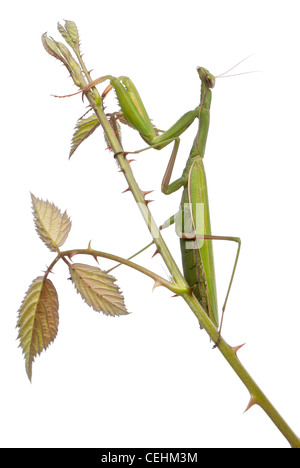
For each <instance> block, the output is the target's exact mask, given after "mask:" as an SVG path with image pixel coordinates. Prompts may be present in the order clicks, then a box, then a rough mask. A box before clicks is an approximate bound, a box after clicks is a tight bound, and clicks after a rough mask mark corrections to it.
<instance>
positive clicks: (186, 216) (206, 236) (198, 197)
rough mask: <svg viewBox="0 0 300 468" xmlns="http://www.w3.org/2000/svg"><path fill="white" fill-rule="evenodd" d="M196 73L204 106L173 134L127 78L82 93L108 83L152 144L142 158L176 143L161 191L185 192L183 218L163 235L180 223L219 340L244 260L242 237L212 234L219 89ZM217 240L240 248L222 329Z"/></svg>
mask: <svg viewBox="0 0 300 468" xmlns="http://www.w3.org/2000/svg"><path fill="white" fill-rule="evenodd" d="M197 72H198V75H199V78H200V81H201V94H200V104H199V105H198V106H197V107H196V108H195V109H194V110H191V111H189V112H187V113H185V114H184V115H183V116H182V117H181V118H180V119H179V120H178V121H177V122H176V123H175V124H174V125H172V126H171V127H170V128H169V130H167V131H164V132H163V131H161V130H158V129H157V128H156V127H155V126H154V125H153V124H152V122H151V120H150V118H149V116H148V114H147V111H146V109H145V107H144V104H143V102H142V100H141V98H140V95H139V93H138V91H137V89H136V87H135V86H134V84H133V82H132V81H131V80H130V79H129V78H128V77H125V76H121V77H119V78H115V77H113V76H111V75H106V76H103V77H101V78H98V79H97V80H94V81H92V82H91V83H90V84H89V85H88V86H87V87H86V88H85V89H84V90H83V92H84V93H85V92H87V91H88V90H90V89H91V88H92V87H94V86H95V85H97V84H99V83H102V82H104V81H106V80H109V82H110V85H109V86H108V87H107V88H106V89H105V91H104V92H103V94H102V98H104V97H105V96H106V95H107V93H108V92H109V91H110V90H112V89H114V90H115V92H116V95H117V98H118V101H119V105H120V108H121V112H120V113H117V115H118V116H119V118H120V120H121V122H122V123H125V124H128V125H129V126H130V127H132V128H134V129H135V130H137V131H138V132H139V134H140V136H141V137H142V139H143V140H144V141H145V142H146V143H147V144H148V147H147V148H144V149H142V150H138V151H134V152H133V153H135V154H136V153H140V152H142V151H145V150H146V149H148V148H154V149H157V150H160V149H162V148H164V147H165V146H166V145H168V144H170V143H172V142H173V143H174V146H173V150H172V153H171V157H170V160H169V163H168V166H167V169H166V172H165V174H164V177H163V180H162V185H161V190H162V192H163V193H164V194H166V195H170V194H172V193H174V192H176V191H177V190H179V189H180V188H183V194H182V198H181V202H180V207H179V212H178V213H177V214H176V215H174V216H172V217H171V218H170V219H169V220H168V221H166V222H165V223H164V224H163V225H162V226H161V229H163V228H165V227H167V226H168V225H170V224H173V223H175V225H176V231H177V233H178V235H179V237H180V247H181V254H182V265H183V273H184V277H185V279H186V281H187V283H188V284H189V286H190V288H191V291H192V293H193V294H194V296H195V297H196V298H197V300H198V301H199V302H200V304H201V306H202V307H203V309H204V310H205V312H206V313H207V315H208V316H209V318H210V319H211V321H212V322H213V323H214V325H215V326H216V327H217V328H218V327H219V337H220V333H221V328H222V322H223V316H224V310H225V307H226V303H227V300H228V296H229V292H230V289H231V286H232V282H233V277H234V274H235V270H236V266H237V262H238V258H239V253H240V248H241V240H240V239H239V238H238V237H230V236H217V235H212V232H211V224H210V213H209V202H208V190H207V183H206V175H205V170H204V165H203V158H204V154H205V146H206V141H207V136H208V130H209V121H210V106H211V99H212V91H211V90H212V88H213V87H214V86H215V81H216V78H215V77H214V76H213V75H212V74H211V73H210V72H209V71H208V70H206V69H205V68H203V67H198V68H197ZM197 118H198V121H199V123H198V128H197V134H196V137H195V139H194V142H193V145H192V148H191V151H190V154H189V157H188V160H187V163H186V166H185V168H184V170H183V173H182V176H181V177H180V178H179V179H177V180H175V181H174V182H171V183H170V180H171V176H172V172H173V168H174V164H175V160H176V156H177V153H178V148H179V144H180V139H179V137H180V136H181V135H182V133H184V131H185V130H186V129H187V128H188V127H189V126H190V125H191V124H192V123H193V122H194V120H195V119H197ZM126 154H128V153H126ZM201 209H203V210H204V211H203V212H202V213H203V216H202V220H201V221H202V222H200V223H199V222H198V220H199V210H200V211H201ZM212 240H227V241H234V242H236V243H237V244H238V248H237V253H236V258H235V262H234V267H233V270H232V274H231V278H230V283H229V286H228V290H227V294H226V298H225V302H224V305H223V308H222V317H221V321H220V326H219V318H218V305H217V288H216V278H215V267H214V255H213V246H212ZM216 344H217V343H216Z"/></svg>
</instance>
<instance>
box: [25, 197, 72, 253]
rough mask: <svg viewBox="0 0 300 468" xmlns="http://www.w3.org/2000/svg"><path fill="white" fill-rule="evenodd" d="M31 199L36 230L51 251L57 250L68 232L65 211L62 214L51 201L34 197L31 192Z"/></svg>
mask: <svg viewBox="0 0 300 468" xmlns="http://www.w3.org/2000/svg"><path fill="white" fill-rule="evenodd" d="M31 199H32V208H33V215H34V222H35V227H36V231H37V233H38V235H39V237H40V238H41V239H42V241H43V242H44V243H45V244H46V246H47V247H48V248H49V249H50V250H51V252H57V249H58V247H60V246H61V245H63V243H64V242H65V240H66V239H67V237H68V234H69V232H70V229H71V221H70V218H69V217H68V215H67V212H66V211H65V212H64V213H63V214H62V213H61V211H60V210H59V209H58V208H57V207H56V206H55V205H54V204H53V203H50V202H48V201H44V200H41V199H40V198H36V197H35V196H34V195H33V194H31Z"/></svg>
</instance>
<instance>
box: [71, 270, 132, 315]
mask: <svg viewBox="0 0 300 468" xmlns="http://www.w3.org/2000/svg"><path fill="white" fill-rule="evenodd" d="M70 273H71V278H72V281H73V283H74V285H75V288H76V289H77V292H78V293H79V294H80V295H81V297H82V299H83V300H84V301H85V302H86V303H87V304H88V305H89V306H91V307H92V308H93V309H94V310H96V311H98V312H103V313H104V314H106V315H125V314H128V312H127V310H126V306H125V304H124V298H123V296H122V294H121V293H120V290H119V287H118V286H117V285H115V284H114V283H115V281H116V279H115V278H114V277H113V276H111V275H108V274H107V273H106V272H105V271H102V270H100V268H98V267H92V266H90V265H85V264H82V263H74V264H73V265H70Z"/></svg>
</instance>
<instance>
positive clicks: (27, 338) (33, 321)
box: [17, 276, 59, 380]
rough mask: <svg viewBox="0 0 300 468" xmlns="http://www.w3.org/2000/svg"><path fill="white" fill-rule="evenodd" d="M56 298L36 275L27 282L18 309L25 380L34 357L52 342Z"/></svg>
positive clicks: (46, 281)
mask: <svg viewBox="0 0 300 468" xmlns="http://www.w3.org/2000/svg"><path fill="white" fill-rule="evenodd" d="M58 321H59V318H58V297H57V292H56V289H55V287H54V285H53V283H52V282H51V281H50V280H49V279H48V278H47V279H46V280H45V278H44V277H43V276H38V277H37V278H36V279H35V280H34V281H33V282H32V283H31V285H30V287H29V289H28V291H27V293H26V295H25V298H24V300H23V302H22V305H21V307H20V309H19V319H18V324H17V326H18V328H19V335H18V338H19V339H20V346H21V348H22V349H23V353H24V355H25V362H26V372H27V375H28V378H29V380H31V377H32V364H33V361H34V358H35V357H36V356H37V355H38V354H40V353H41V352H42V351H43V350H44V349H46V348H47V347H48V346H49V344H50V343H52V341H54V339H55V337H56V335H57V330H58Z"/></svg>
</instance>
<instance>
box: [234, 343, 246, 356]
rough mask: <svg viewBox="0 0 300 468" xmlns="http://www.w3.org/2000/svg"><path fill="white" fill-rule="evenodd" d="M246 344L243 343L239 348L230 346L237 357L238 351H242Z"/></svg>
mask: <svg viewBox="0 0 300 468" xmlns="http://www.w3.org/2000/svg"><path fill="white" fill-rule="evenodd" d="M245 344H246V343H243V344H241V345H239V346H230V347H231V349H232V351H233V352H234V354H235V355H236V356H237V352H238V350H239V349H241V348H242V347H243V346H245Z"/></svg>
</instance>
